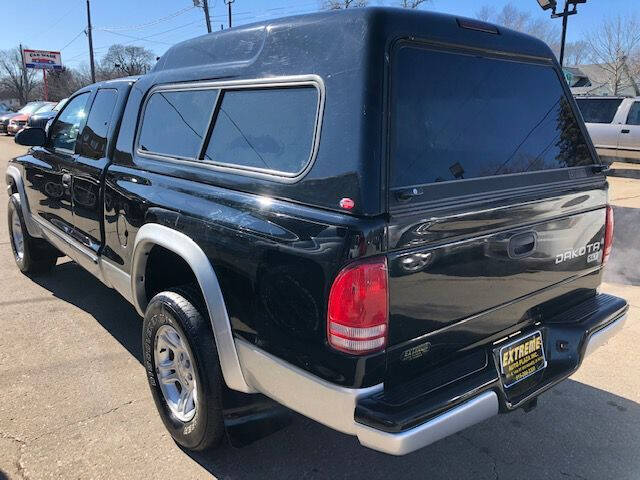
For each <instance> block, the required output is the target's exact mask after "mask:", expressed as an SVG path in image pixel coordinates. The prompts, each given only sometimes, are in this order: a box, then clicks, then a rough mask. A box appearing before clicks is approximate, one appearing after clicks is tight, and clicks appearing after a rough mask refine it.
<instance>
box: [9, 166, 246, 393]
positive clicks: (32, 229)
mask: <svg viewBox="0 0 640 480" xmlns="http://www.w3.org/2000/svg"><path fill="white" fill-rule="evenodd" d="M7 177H10V178H11V181H12V182H13V183H14V185H15V186H16V188H17V190H18V194H19V195H20V204H21V208H22V214H23V216H24V221H25V224H26V226H27V230H28V232H29V235H31V236H32V237H36V238H43V239H45V240H47V241H48V242H49V243H51V244H52V245H53V246H54V247H56V248H57V249H58V250H60V251H61V252H62V253H64V254H65V255H67V256H68V257H70V258H71V259H72V260H74V261H75V262H76V263H78V264H79V265H80V266H81V267H83V268H84V269H86V270H87V271H89V273H91V274H92V275H94V276H95V277H96V278H98V279H99V280H100V281H101V282H102V283H104V284H105V285H106V286H108V287H110V288H114V289H115V290H117V291H118V292H119V293H120V294H121V295H122V296H123V297H124V298H125V299H126V300H128V301H129V302H130V303H132V304H133V305H134V306H135V307H136V310H137V311H138V313H139V314H140V315H141V316H144V312H145V309H146V307H147V298H146V292H145V288H144V275H145V270H146V265H147V258H148V254H149V252H150V251H151V249H152V248H153V247H154V246H155V245H160V246H162V247H164V248H166V249H168V250H170V251H172V252H174V253H175V254H177V255H179V256H180V257H182V258H183V259H184V260H185V261H186V262H187V264H188V265H189V266H190V267H191V269H192V270H193V272H194V274H195V276H196V279H197V280H198V283H199V285H200V289H201V291H202V293H203V295H204V300H205V304H206V306H207V310H208V311H209V318H210V319H211V327H212V330H213V334H214V338H215V340H216V347H217V350H218V356H219V359H220V367H221V370H222V375H223V377H224V380H225V383H226V384H227V386H228V387H229V388H231V389H232V390H237V391H240V392H244V393H256V390H254V389H253V388H251V387H250V386H249V385H247V383H246V382H245V380H244V376H243V374H242V369H241V368H240V362H239V360H238V354H237V352H236V346H235V342H234V339H233V333H232V331H231V323H230V321H229V316H228V314H227V308H226V306H225V303H224V298H223V296H222V290H221V289H220V284H219V282H218V277H217V276H216V274H215V272H214V270H213V267H212V266H211V262H209V259H208V258H207V256H206V255H205V253H204V252H203V251H202V249H201V248H200V247H199V246H198V245H197V244H196V243H195V242H194V241H193V240H192V239H191V238H189V237H188V236H187V235H184V234H183V233H180V232H178V231H176V230H172V229H170V228H168V227H164V226H162V225H158V224H153V223H148V224H146V225H143V226H142V227H141V228H140V230H138V234H137V235H136V239H135V243H134V249H133V262H132V268H131V272H132V274H131V275H129V274H128V273H126V272H124V271H123V270H122V269H121V268H120V267H119V266H117V265H116V264H114V263H112V262H110V261H109V260H106V259H105V258H103V257H101V256H99V255H96V253H95V252H94V251H93V250H91V249H89V248H87V247H86V246H84V245H82V244H81V243H80V242H78V241H77V240H76V239H74V238H73V237H72V236H71V235H69V234H67V233H66V232H63V231H62V230H60V229H58V228H56V227H54V226H53V225H51V224H49V223H48V222H46V221H44V220H42V219H41V218H39V217H38V216H36V215H32V214H31V210H30V208H29V204H28V200H27V196H26V195H25V189H24V184H23V180H22V175H21V173H20V170H18V168H16V167H15V166H13V165H10V166H9V167H8V168H7Z"/></svg>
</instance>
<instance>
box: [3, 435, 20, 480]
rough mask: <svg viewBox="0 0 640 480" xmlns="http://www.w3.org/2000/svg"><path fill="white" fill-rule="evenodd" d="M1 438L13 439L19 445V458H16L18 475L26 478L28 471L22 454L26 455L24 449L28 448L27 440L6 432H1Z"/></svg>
mask: <svg viewBox="0 0 640 480" xmlns="http://www.w3.org/2000/svg"><path fill="white" fill-rule="evenodd" d="M0 438H3V439H5V440H9V441H12V442H14V443H16V444H17V445H18V458H16V461H15V465H16V470H17V471H18V475H20V478H24V479H26V478H27V472H26V470H25V467H24V464H23V463H22V456H23V455H24V450H25V449H26V448H27V442H25V441H24V440H22V439H20V438H18V437H16V436H14V435H10V434H8V433H5V432H0Z"/></svg>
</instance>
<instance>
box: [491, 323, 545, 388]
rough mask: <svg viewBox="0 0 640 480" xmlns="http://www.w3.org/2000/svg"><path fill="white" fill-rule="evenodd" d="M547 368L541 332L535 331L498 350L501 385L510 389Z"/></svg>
mask: <svg viewBox="0 0 640 480" xmlns="http://www.w3.org/2000/svg"><path fill="white" fill-rule="evenodd" d="M546 366H547V359H546V358H545V356H544V344H543V341H542V332H540V331H537V332H534V333H532V334H531V335H527V336H526V337H522V338H519V339H517V340H515V341H513V342H511V343H509V344H507V345H504V346H503V347H501V348H500V373H501V374H502V383H503V384H504V386H505V387H510V386H512V385H515V384H516V383H518V382H520V381H521V380H524V379H525V378H527V377H530V376H531V375H533V374H534V373H536V372H539V371H540V370H542V369H543V368H545V367H546Z"/></svg>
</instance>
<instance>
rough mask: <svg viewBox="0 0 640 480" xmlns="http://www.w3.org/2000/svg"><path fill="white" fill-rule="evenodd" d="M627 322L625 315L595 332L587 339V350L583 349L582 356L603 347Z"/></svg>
mask: <svg viewBox="0 0 640 480" xmlns="http://www.w3.org/2000/svg"><path fill="white" fill-rule="evenodd" d="M626 321H627V314H626V313H625V314H624V315H622V316H621V317H620V318H618V319H617V320H614V321H613V322H611V323H610V324H609V325H607V326H606V327H604V328H602V329H600V330H598V331H597V332H595V333H594V334H593V335H591V337H589V340H588V343H587V348H586V349H585V352H584V356H585V357H587V356H589V355H591V354H592V353H593V352H595V351H596V350H597V349H598V348H600V347H602V346H603V345H605V344H606V343H607V342H608V341H609V340H610V339H611V338H612V337H613V336H615V335H617V334H618V333H619V332H620V330H622V327H624V324H625V322H626Z"/></svg>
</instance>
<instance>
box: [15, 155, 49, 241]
mask: <svg viewBox="0 0 640 480" xmlns="http://www.w3.org/2000/svg"><path fill="white" fill-rule="evenodd" d="M7 176H9V177H11V178H12V179H13V181H14V182H15V184H16V187H17V188H18V194H20V208H21V209H22V216H23V217H24V223H25V225H26V227H27V231H28V232H29V235H31V236H32V237H36V238H40V237H42V233H41V231H40V227H39V226H38V224H36V223H35V222H34V221H33V219H32V218H33V217H32V215H31V209H30V208H29V199H28V198H27V195H26V192H25V189H24V183H23V181H22V175H21V174H20V170H18V168H17V167H16V166H15V165H9V166H8V167H7Z"/></svg>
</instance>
